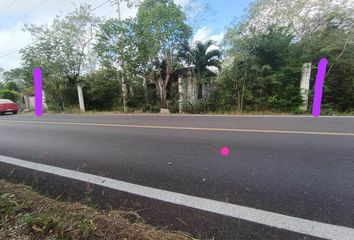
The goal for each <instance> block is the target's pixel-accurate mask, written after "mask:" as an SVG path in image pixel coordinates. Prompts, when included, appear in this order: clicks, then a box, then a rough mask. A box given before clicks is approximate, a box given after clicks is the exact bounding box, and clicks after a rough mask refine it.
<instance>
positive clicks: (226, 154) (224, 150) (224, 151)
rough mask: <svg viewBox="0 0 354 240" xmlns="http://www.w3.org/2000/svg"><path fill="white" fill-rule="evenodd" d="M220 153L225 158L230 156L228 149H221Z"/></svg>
mask: <svg viewBox="0 0 354 240" xmlns="http://www.w3.org/2000/svg"><path fill="white" fill-rule="evenodd" d="M220 153H221V155H222V156H224V157H227V156H229V154H230V149H229V148H228V147H222V148H221V150H220Z"/></svg>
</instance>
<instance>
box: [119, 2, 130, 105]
mask: <svg viewBox="0 0 354 240" xmlns="http://www.w3.org/2000/svg"><path fill="white" fill-rule="evenodd" d="M120 4H121V0H117V17H118V18H117V19H118V21H122V16H121V13H120V7H121V5H120ZM120 57H121V59H120V61H119V66H120V68H121V73H122V75H121V78H122V80H121V85H122V94H123V111H124V112H127V111H128V107H127V84H126V82H125V75H124V50H123V48H121V49H120Z"/></svg>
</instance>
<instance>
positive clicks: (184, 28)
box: [137, 0, 191, 107]
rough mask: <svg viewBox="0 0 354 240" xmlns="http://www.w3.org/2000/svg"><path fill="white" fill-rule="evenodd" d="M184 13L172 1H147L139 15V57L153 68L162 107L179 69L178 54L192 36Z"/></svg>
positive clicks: (140, 8)
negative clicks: (170, 84) (169, 86)
mask: <svg viewBox="0 0 354 240" xmlns="http://www.w3.org/2000/svg"><path fill="white" fill-rule="evenodd" d="M185 20H186V17H185V14H184V12H183V11H182V10H181V8H180V7H179V6H177V5H176V4H175V3H174V2H173V0H145V1H144V2H143V3H142V4H141V6H140V7H139V10H138V14H137V25H138V30H139V31H138V39H139V54H140V56H141V57H142V58H143V59H144V60H145V62H146V65H147V66H152V67H151V68H150V69H151V70H152V72H153V74H152V76H153V80H154V82H155V85H156V89H157V94H158V96H159V99H160V102H161V106H162V107H166V99H167V86H168V84H169V82H170V79H171V76H172V74H173V73H174V71H175V70H176V68H177V67H178V64H179V59H178V51H179V50H180V48H181V47H182V45H183V43H184V42H185V41H187V40H188V39H189V38H190V36H191V28H190V27H189V26H188V25H187V24H186V23H185Z"/></svg>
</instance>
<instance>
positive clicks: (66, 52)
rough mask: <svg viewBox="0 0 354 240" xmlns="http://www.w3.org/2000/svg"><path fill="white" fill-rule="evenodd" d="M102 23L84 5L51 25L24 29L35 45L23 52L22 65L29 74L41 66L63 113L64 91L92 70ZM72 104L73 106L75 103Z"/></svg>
mask: <svg viewBox="0 0 354 240" xmlns="http://www.w3.org/2000/svg"><path fill="white" fill-rule="evenodd" d="M99 23H100V19H99V18H98V17H96V16H94V15H93V14H92V11H91V7H90V6H89V5H81V6H80V7H79V8H77V9H75V10H74V11H73V12H71V13H69V14H68V15H67V16H65V17H64V18H61V17H56V19H55V20H54V21H53V23H52V24H51V25H49V26H48V25H41V26H36V25H30V26H26V27H25V29H26V31H28V32H30V33H31V35H32V38H33V39H34V43H33V44H32V45H30V46H28V47H26V48H24V49H23V50H21V54H22V62H23V64H24V66H25V67H26V68H27V69H28V70H29V71H32V70H33V67H34V66H41V67H42V69H43V72H44V76H45V78H44V79H45V81H44V88H45V89H46V90H47V97H48V99H49V100H51V99H52V100H54V101H55V102H57V103H58V102H60V105H59V107H60V108H61V109H62V110H63V108H64V105H65V103H64V102H65V101H64V96H63V89H64V90H65V88H67V87H68V86H72V87H74V86H75V85H77V84H78V81H79V77H80V76H82V74H84V73H87V72H88V71H89V70H90V69H91V66H92V52H93V40H94V36H95V34H96V30H97V28H98V25H99ZM74 95H75V94H74ZM69 104H73V102H72V100H71V103H69Z"/></svg>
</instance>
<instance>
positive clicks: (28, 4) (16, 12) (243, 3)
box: [0, 0, 250, 70]
mask: <svg viewBox="0 0 354 240" xmlns="http://www.w3.org/2000/svg"><path fill="white" fill-rule="evenodd" d="M199 1H201V2H202V3H205V4H208V5H209V6H210V11H209V12H208V13H207V15H206V16H205V20H203V21H196V22H193V24H192V25H193V27H194V28H195V29H194V32H195V35H194V38H193V39H194V40H195V41H196V40H205V39H210V38H211V39H213V40H216V41H221V40H222V38H223V35H224V33H225V27H227V26H228V25H229V24H230V23H231V22H232V20H233V19H234V18H235V17H240V16H241V15H242V14H243V13H244V9H245V8H246V7H247V6H248V4H249V2H250V0H199ZM104 2H106V0H75V1H72V0H0V67H2V68H5V69H6V70H9V69H11V68H15V67H19V66H20V59H19V54H18V52H17V50H18V49H20V48H22V47H25V46H27V45H28V44H30V43H31V37H30V35H29V34H28V33H26V32H23V31H22V28H23V26H24V24H31V23H33V24H43V23H51V21H52V20H53V18H54V17H55V16H56V15H65V14H66V13H68V12H70V11H72V10H73V9H75V6H79V5H80V4H82V3H87V4H91V5H92V7H93V8H95V7H97V6H99V5H101V4H102V3H104ZM112 2H113V0H112ZM175 2H176V3H177V4H180V5H181V6H182V7H185V6H186V3H187V2H188V0H175ZM194 11H198V7H196V10H194ZM94 12H95V14H96V15H97V16H100V17H105V18H111V17H115V16H116V12H115V6H113V5H112V4H111V3H110V2H108V3H106V4H104V5H103V6H101V7H99V8H97V10H95V11H94ZM135 14H136V9H128V8H127V7H126V6H123V8H122V16H123V17H130V16H134V15H135ZM6 55H7V56H6Z"/></svg>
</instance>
